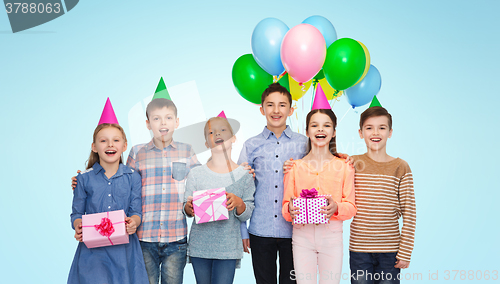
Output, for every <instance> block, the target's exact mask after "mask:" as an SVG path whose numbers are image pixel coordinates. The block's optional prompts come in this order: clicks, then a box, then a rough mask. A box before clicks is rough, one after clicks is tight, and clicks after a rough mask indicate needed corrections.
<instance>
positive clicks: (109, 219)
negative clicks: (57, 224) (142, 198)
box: [82, 210, 129, 248]
mask: <svg viewBox="0 0 500 284" xmlns="http://www.w3.org/2000/svg"><path fill="white" fill-rule="evenodd" d="M126 217H127V215H125V212H124V211H123V210H116V211H110V212H102V213H95V214H87V215H83V216H82V234H83V242H84V243H85V245H86V246H87V248H96V247H104V246H112V245H121V244H128V242H129V239H128V234H127V230H126V228H125V218H126Z"/></svg>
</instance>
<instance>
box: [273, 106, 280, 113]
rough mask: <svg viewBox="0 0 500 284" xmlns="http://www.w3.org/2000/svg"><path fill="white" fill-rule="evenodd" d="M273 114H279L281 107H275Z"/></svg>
mask: <svg viewBox="0 0 500 284" xmlns="http://www.w3.org/2000/svg"><path fill="white" fill-rule="evenodd" d="M273 112H274V113H278V112H279V106H277V105H276V106H274V108H273Z"/></svg>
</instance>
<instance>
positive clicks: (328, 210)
mask: <svg viewBox="0 0 500 284" xmlns="http://www.w3.org/2000/svg"><path fill="white" fill-rule="evenodd" d="M325 198H326V200H327V201H328V205H327V206H321V209H323V210H322V211H321V212H320V213H322V214H326V216H325V219H330V218H331V217H332V216H333V214H335V213H337V211H338V206H337V202H335V201H334V200H333V197H331V196H326V197H325Z"/></svg>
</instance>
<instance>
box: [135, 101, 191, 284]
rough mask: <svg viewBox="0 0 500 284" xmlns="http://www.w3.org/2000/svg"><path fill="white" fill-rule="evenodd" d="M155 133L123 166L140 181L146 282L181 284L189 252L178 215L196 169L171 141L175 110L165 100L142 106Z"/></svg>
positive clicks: (186, 149) (184, 147)
mask: <svg viewBox="0 0 500 284" xmlns="http://www.w3.org/2000/svg"><path fill="white" fill-rule="evenodd" d="M146 116H147V120H146V125H147V127H148V129H149V130H151V131H152V132H153V139H152V140H151V141H150V142H149V143H147V144H140V145H136V146H134V147H133V148H132V149H131V150H130V154H129V157H128V159H127V165H128V166H129V167H131V168H133V169H135V170H137V171H138V172H139V173H140V174H141V177H142V224H141V226H140V227H139V228H138V230H137V235H138V237H139V240H140V243H141V247H142V252H143V254H144V261H145V263H146V270H147V272H148V277H149V283H150V284H157V283H158V281H159V278H160V274H161V283H162V284H167V283H168V284H178V283H182V278H183V274H184V267H185V265H186V251H187V237H186V236H187V224H186V218H185V217H184V214H183V213H182V202H183V197H184V191H185V178H186V176H187V174H188V173H189V170H190V169H192V168H193V167H195V166H198V165H200V163H199V162H198V160H197V158H196V155H195V153H194V151H193V149H192V148H191V146H190V145H188V144H184V143H179V142H175V141H173V139H172V135H173V132H174V130H175V129H176V128H177V127H178V126H179V118H177V108H176V107H175V104H174V103H173V102H172V101H171V100H168V99H164V98H156V99H153V100H152V101H151V102H150V103H149V104H148V106H147V108H146Z"/></svg>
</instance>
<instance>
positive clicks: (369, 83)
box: [344, 65, 382, 108]
mask: <svg viewBox="0 0 500 284" xmlns="http://www.w3.org/2000/svg"><path fill="white" fill-rule="evenodd" d="M381 86H382V77H380V72H379V71H378V69H377V68H376V67H375V66H373V65H370V69H368V73H366V76H365V78H363V80H361V82H359V83H357V84H356V85H354V86H352V87H350V88H348V89H346V90H345V91H344V93H345V95H346V97H347V102H349V104H350V105H351V106H352V107H353V108H355V107H359V106H362V105H366V104H367V103H369V102H371V101H372V99H373V97H374V96H375V95H376V94H378V92H379V91H380V87H381Z"/></svg>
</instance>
